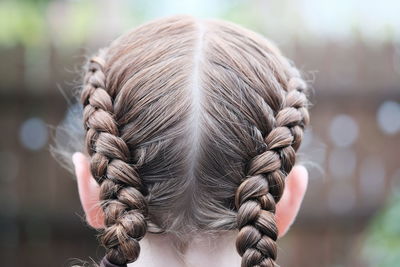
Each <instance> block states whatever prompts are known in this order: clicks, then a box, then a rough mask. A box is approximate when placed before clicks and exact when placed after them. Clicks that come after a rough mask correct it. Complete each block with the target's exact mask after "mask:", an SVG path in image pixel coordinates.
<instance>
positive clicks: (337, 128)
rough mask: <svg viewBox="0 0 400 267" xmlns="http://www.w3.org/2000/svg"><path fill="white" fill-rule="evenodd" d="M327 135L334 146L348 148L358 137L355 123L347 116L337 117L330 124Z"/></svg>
mask: <svg viewBox="0 0 400 267" xmlns="http://www.w3.org/2000/svg"><path fill="white" fill-rule="evenodd" d="M329 134H330V137H331V139H332V141H333V143H334V144H335V145H336V146H339V147H347V146H350V145H351V144H353V143H354V142H355V141H356V139H357V137H358V125H357V122H356V121H355V120H354V119H353V118H352V117H350V116H349V115H345V114H341V115H337V116H336V117H334V118H333V120H332V122H331V125H330V129H329Z"/></svg>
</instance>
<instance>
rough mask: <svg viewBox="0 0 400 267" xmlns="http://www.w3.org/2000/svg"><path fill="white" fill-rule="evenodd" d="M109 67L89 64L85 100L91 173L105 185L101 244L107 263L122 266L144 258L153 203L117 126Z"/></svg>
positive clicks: (96, 60) (94, 62) (100, 60)
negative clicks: (142, 246) (109, 87)
mask: <svg viewBox="0 0 400 267" xmlns="http://www.w3.org/2000/svg"><path fill="white" fill-rule="evenodd" d="M105 64H106V63H105V60H104V58H102V57H101V56H97V57H94V58H92V59H91V60H90V61H89V66H88V70H87V73H86V75H85V78H84V88H83V90H82V93H81V101H82V104H83V106H84V111H83V121H84V126H85V128H86V141H85V142H86V146H87V151H88V153H89V155H90V156H91V172H92V174H93V177H94V178H95V179H96V181H97V182H98V183H99V184H100V200H101V201H102V208H103V210H104V214H105V222H104V223H105V229H104V230H103V232H102V233H101V234H100V239H101V242H102V244H103V246H104V247H105V248H106V250H107V255H106V258H107V260H108V261H109V262H111V263H113V264H121V265H122V264H126V263H130V262H133V261H135V260H136V259H137V257H138V256H139V252H140V246H139V240H140V239H142V238H143V236H144V235H145V233H146V230H147V223H146V219H145V218H146V216H147V203H146V200H145V198H144V196H143V194H142V192H141V191H142V184H141V180H140V179H139V176H138V173H137V170H136V168H135V166H134V165H133V164H132V163H130V161H131V155H130V150H129V148H128V145H127V144H126V142H125V141H124V140H123V139H122V138H121V136H120V132H119V129H118V124H117V122H116V121H115V114H114V108H113V98H115V95H111V94H110V92H108V90H107V85H106V80H107V79H106V75H105V70H104V68H105Z"/></svg>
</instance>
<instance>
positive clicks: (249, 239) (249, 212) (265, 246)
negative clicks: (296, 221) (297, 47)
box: [235, 78, 309, 267]
mask: <svg viewBox="0 0 400 267" xmlns="http://www.w3.org/2000/svg"><path fill="white" fill-rule="evenodd" d="M304 90H305V84H304V82H302V80H300V79H298V78H292V79H291V80H290V81H289V83H288V92H287V93H286V94H285V95H284V98H282V99H280V100H281V101H282V102H281V104H280V106H281V107H282V108H281V109H280V110H279V111H278V112H277V113H276V116H271V117H270V120H269V121H270V125H269V126H270V128H271V130H270V131H267V130H266V129H265V131H264V132H267V133H268V134H266V135H263V134H262V133H261V132H258V131H259V130H258V129H256V131H257V135H256V136H257V137H259V139H260V140H259V142H260V143H264V142H265V146H264V147H263V151H262V153H260V154H258V155H257V156H255V157H254V158H253V159H252V160H251V161H250V162H249V164H248V168H247V175H246V178H245V179H244V180H243V182H242V183H241V184H240V186H239V187H238V189H237V191H236V195H235V206H236V208H237V210H238V215H237V225H238V228H239V234H238V237H237V239H236V248H237V251H238V252H239V254H240V255H241V256H242V266H243V267H246V266H268V267H272V266H276V263H275V260H276V257H277V247H276V243H275V242H276V240H277V238H278V229H277V227H276V221H275V216H274V214H275V210H276V203H277V202H278V201H279V200H280V198H281V196H282V193H283V189H284V185H285V177H286V176H287V174H288V173H289V172H290V171H291V169H292V167H293V165H294V163H295V156H296V155H295V152H296V151H297V149H298V148H299V145H300V141H301V139H302V135H303V129H304V127H305V125H306V124H308V122H309V116H308V111H307V109H306V106H307V98H306V97H305V95H304ZM268 114H270V113H268Z"/></svg>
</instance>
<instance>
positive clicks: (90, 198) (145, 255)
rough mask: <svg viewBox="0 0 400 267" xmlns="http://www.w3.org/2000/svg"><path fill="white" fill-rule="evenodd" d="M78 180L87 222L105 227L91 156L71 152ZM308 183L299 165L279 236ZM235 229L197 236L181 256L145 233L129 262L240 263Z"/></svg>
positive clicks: (185, 266)
mask: <svg viewBox="0 0 400 267" xmlns="http://www.w3.org/2000/svg"><path fill="white" fill-rule="evenodd" d="M72 161H73V163H74V166H75V174H76V177H77V182H78V190H79V197H80V200H81V203H82V207H83V210H84V212H85V215H86V220H87V222H88V224H89V225H90V226H91V227H93V228H96V229H101V228H103V226H104V225H103V221H104V220H103V219H104V214H103V211H102V209H101V208H100V205H99V185H98V184H97V182H96V181H95V180H94V178H93V177H92V175H91V173H90V163H89V160H88V158H87V157H86V156H85V155H84V154H82V153H80V152H77V153H75V154H74V155H73V156H72ZM307 183H308V172H307V169H306V168H305V167H304V166H302V165H296V166H294V167H293V169H292V171H291V172H290V173H289V175H288V177H287V179H286V186H285V191H284V193H283V195H282V198H281V200H280V201H279V202H278V204H277V208H276V221H277V227H278V232H279V237H282V236H284V235H285V234H286V233H287V231H288V230H289V228H290V226H291V225H292V224H293V222H294V220H295V218H296V215H297V213H298V211H299V209H300V206H301V203H302V201H303V198H304V195H305V192H306V189H307ZM236 234H237V233H236V232H234V231H229V232H226V233H224V234H223V235H219V236H217V237H215V236H214V237H208V236H204V235H202V236H201V237H197V236H194V237H193V241H192V243H191V244H190V246H189V248H188V249H187V251H186V253H185V255H183V256H179V255H177V253H175V249H174V248H173V247H172V246H171V245H170V241H169V240H168V238H166V236H163V235H154V234H146V236H145V238H144V239H143V240H142V241H140V244H141V248H142V249H141V253H140V257H139V259H138V260H137V261H136V262H134V263H132V264H130V265H129V266H135V267H136V266H137V267H140V266H146V267H152V266H174V267H189V266H190V267H203V266H207V267H213V266H219V267H228V266H229V267H232V266H240V256H239V255H238V253H237V252H236V248H235V238H236Z"/></svg>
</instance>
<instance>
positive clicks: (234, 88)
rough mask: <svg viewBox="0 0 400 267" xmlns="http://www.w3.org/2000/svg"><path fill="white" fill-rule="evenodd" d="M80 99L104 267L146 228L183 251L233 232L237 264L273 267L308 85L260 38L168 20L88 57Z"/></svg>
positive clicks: (131, 257) (126, 259)
mask: <svg viewBox="0 0 400 267" xmlns="http://www.w3.org/2000/svg"><path fill="white" fill-rule="evenodd" d="M83 84H84V85H83V89H82V92H81V103H82V105H83V123H84V127H85V134H86V138H85V145H86V150H87V153H88V154H89V156H90V160H91V173H92V174H93V177H94V178H95V179H96V181H97V182H98V184H99V185H100V200H101V203H102V209H103V211H104V215H105V221H104V225H105V227H104V229H102V230H101V233H100V240H101V243H102V245H103V246H104V247H105V248H106V256H105V258H104V259H103V262H102V264H103V265H104V266H107V264H108V265H109V266H111V264H113V265H115V266H124V265H125V264H127V263H131V262H133V261H135V260H136V259H137V258H138V256H139V253H140V245H139V241H140V240H141V239H142V238H143V237H144V236H145V234H146V232H152V233H153V232H157V233H168V234H171V235H173V236H174V237H175V238H174V240H180V242H181V244H179V245H178V246H177V247H179V248H182V249H184V248H185V247H187V246H188V245H189V244H190V240H191V236H192V235H193V234H194V233H204V232H212V233H214V232H222V231H226V230H238V235H237V238H236V248H237V251H238V253H239V254H240V255H241V257H242V267H252V266H267V267H272V266H277V263H276V259H277V244H276V241H277V238H278V229H277V226H276V221H275V210H276V204H277V203H278V201H279V200H280V198H281V196H282V193H283V190H284V185H285V177H286V176H287V175H288V173H289V172H290V171H291V169H292V167H293V166H294V164H295V161H296V151H297V150H298V149H299V146H300V144H301V140H302V137H303V131H304V128H305V127H306V126H307V124H308V123H309V115H308V105H309V101H308V89H307V85H306V83H305V82H304V81H303V80H302V79H301V76H300V74H299V72H298V71H297V69H296V68H295V67H294V66H293V65H292V64H291V63H290V62H289V61H288V60H287V59H286V58H284V57H283V56H282V55H281V54H280V52H279V50H278V49H277V48H276V47H275V46H274V45H273V44H271V43H270V42H269V41H267V40H266V39H265V38H263V37H261V36H259V35H257V34H255V33H253V32H251V31H248V30H246V29H243V28H242V27H240V26H237V25H233V24H230V23H226V22H222V21H215V20H204V21H199V20H196V19H194V18H192V17H186V16H175V17H171V18H165V19H161V20H156V21H153V22H150V23H148V24H145V25H143V26H141V27H139V28H137V29H135V30H133V31H131V32H129V33H127V34H125V35H123V36H122V37H120V38H118V39H117V40H115V41H114V42H113V43H112V44H111V45H110V46H109V47H107V48H104V49H103V50H100V52H99V53H98V54H97V55H96V56H94V57H93V58H91V59H90V60H89V62H88V65H87V68H86V71H85V76H84V80H83Z"/></svg>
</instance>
